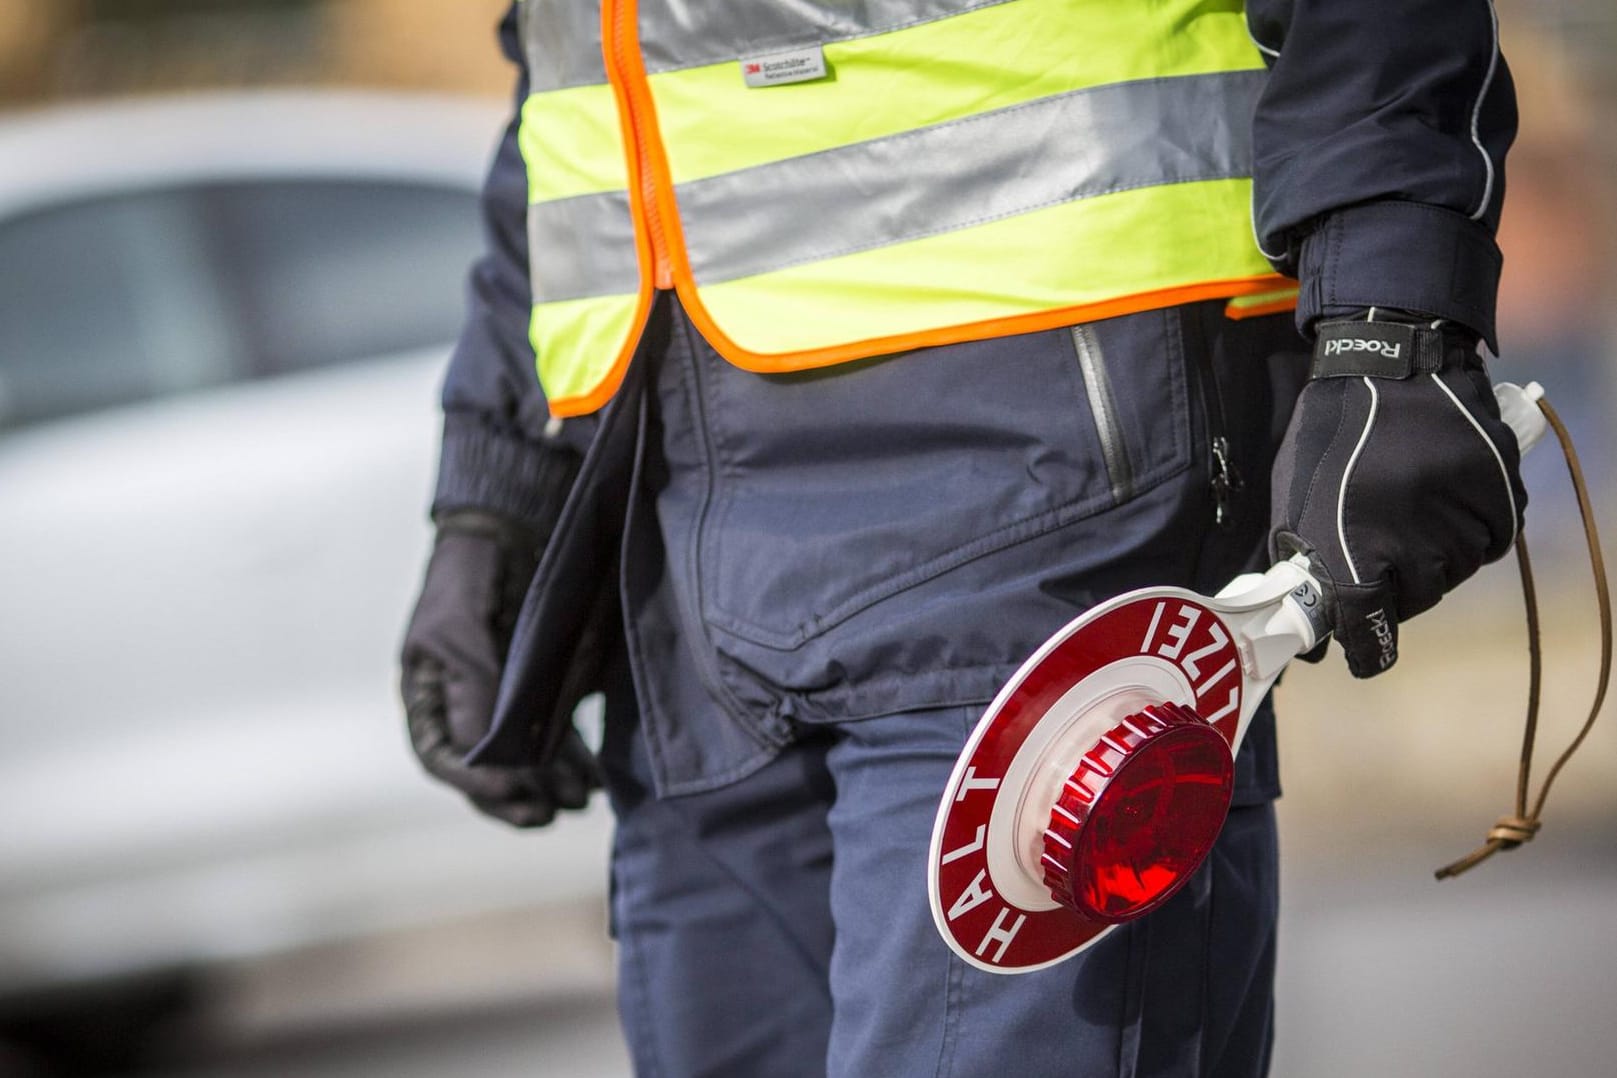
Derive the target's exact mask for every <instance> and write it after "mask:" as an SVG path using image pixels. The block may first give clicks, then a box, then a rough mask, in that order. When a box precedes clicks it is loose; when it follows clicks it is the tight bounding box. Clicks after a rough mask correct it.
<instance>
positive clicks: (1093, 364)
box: [1072, 325, 1134, 505]
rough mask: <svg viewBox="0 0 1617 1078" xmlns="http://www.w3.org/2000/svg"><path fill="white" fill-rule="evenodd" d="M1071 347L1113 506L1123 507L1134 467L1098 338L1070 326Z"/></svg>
mask: <svg viewBox="0 0 1617 1078" xmlns="http://www.w3.org/2000/svg"><path fill="white" fill-rule="evenodd" d="M1072 346H1073V349H1074V351H1076V352H1077V354H1078V371H1079V373H1080V374H1082V375H1083V379H1084V395H1085V396H1087V397H1088V398H1089V410H1090V413H1091V415H1092V416H1093V417H1094V420H1095V434H1096V436H1097V437H1098V438H1099V439H1100V453H1101V461H1102V462H1103V463H1104V464H1105V465H1106V478H1107V480H1108V481H1109V482H1110V484H1111V488H1112V504H1113V505H1122V504H1123V503H1124V502H1126V501H1128V500H1129V499H1130V498H1131V497H1133V496H1134V467H1133V465H1131V464H1130V463H1129V453H1128V444H1127V442H1126V441H1125V440H1124V438H1123V425H1122V423H1120V422H1119V421H1118V417H1117V401H1116V400H1115V399H1114V398H1113V396H1112V381H1111V377H1110V376H1109V375H1108V374H1107V372H1106V355H1105V353H1103V352H1102V351H1101V347H1100V339H1099V338H1098V337H1096V336H1095V330H1094V328H1093V327H1091V326H1089V325H1078V326H1073V327H1072Z"/></svg>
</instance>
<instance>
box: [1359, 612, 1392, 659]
mask: <svg viewBox="0 0 1617 1078" xmlns="http://www.w3.org/2000/svg"><path fill="white" fill-rule="evenodd" d="M1365 620H1366V621H1368V622H1369V623H1370V631H1371V632H1372V633H1374V634H1375V636H1376V643H1377V644H1379V645H1380V647H1381V656H1380V659H1379V660H1378V662H1379V665H1380V667H1381V669H1383V670H1385V669H1387V668H1388V667H1390V666H1391V665H1392V664H1393V663H1395V662H1397V661H1398V643H1397V641H1396V640H1395V639H1394V637H1393V635H1392V625H1391V623H1389V622H1388V621H1387V612H1386V611H1385V610H1372V611H1370V614H1369V616H1367V617H1366V618H1365Z"/></svg>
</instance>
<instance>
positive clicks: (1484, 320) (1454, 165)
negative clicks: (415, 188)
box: [403, 0, 1524, 1076]
mask: <svg viewBox="0 0 1617 1078" xmlns="http://www.w3.org/2000/svg"><path fill="white" fill-rule="evenodd" d="M502 40H503V42H504V45H505V50H506V53H507V55H508V56H510V58H511V59H512V60H513V62H515V63H516V64H517V65H518V67H519V69H520V70H521V80H520V85H519V91H518V103H519V109H518V116H517V118H516V119H515V120H513V123H512V125H511V127H510V128H509V129H508V131H507V133H506V137H505V139H504V141H503V143H502V144H501V147H500V150H499V153H498V155H497V157H496V159H495V162H494V165H493V168H492V170H491V172H490V175H489V179H488V184H487V188H486V191H485V196H484V207H485V213H486V225H487V232H488V237H489V247H488V253H487V254H486V256H485V257H484V258H483V260H482V261H481V262H480V263H479V264H478V265H477V267H476V268H475V270H474V273H473V277H472V287H471V300H472V310H471V316H470V318H469V319H468V322H467V325H466V329H465V331H464V333H463V335H462V337H461V340H460V342H459V345H458V347H457V349H456V351H455V354H454V357H453V359H452V361H451V364H450V369H449V375H448V379H447V381H446V383H445V387H444V395H443V406H444V431H443V447H442V459H441V465H440V472H439V478H438V487H437V492H436V496H435V499H434V503H433V518H434V520H435V522H436V524H437V527H438V540H437V544H436V546H435V549H434V552H433V556H432V559H431V562H430V564H429V566H428V569H427V574H426V580H425V584H424V586H423V590H422V595H421V598H420V601H419V603H418V606H417V608H416V612H415V615H414V617H413V619H412V621H411V625H410V628H409V631H408V634H407V639H406V642H405V648H404V656H403V668H404V669H403V691H404V699H405V704H406V710H407V715H408V722H409V728H410V732H411V736H412V740H413V742H414V745H415V747H416V750H417V752H418V754H419V755H420V757H421V759H422V761H423V763H424V764H425V766H426V767H427V769H428V770H429V771H431V772H432V773H433V774H434V775H436V776H437V777H439V778H440V779H443V780H445V781H446V782H448V783H450V784H451V785H453V786H455V787H456V788H458V789H460V790H461V791H463V792H464V793H465V794H466V795H467V796H468V797H469V798H470V799H471V800H472V801H473V803H474V804H476V805H477V807H478V808H480V809H482V810H483V811H485V812H487V813H488V814H490V815H492V816H495V817H497V818H499V819H502V820H504V821H506V822H508V823H511V824H515V825H517V826H537V825H542V824H545V823H547V822H549V821H550V820H551V818H552V817H553V815H554V814H555V812H556V811H557V810H558V809H566V808H577V807H580V806H581V805H582V804H583V803H584V801H585V799H586V798H587V797H588V794H589V791H590V788H591V787H592V786H593V785H595V784H596V783H597V782H604V785H605V787H606V790H607V794H608V795H609V797H610V799H611V803H612V807H613V810H614V812H615V815H616V820H617V830H616V834H615V839H614V844H613V870H612V871H613V889H612V893H613V897H612V919H613V926H614V932H615V935H616V937H617V940H618V943H619V954H620V969H619V986H620V988H619V991H620V1009H621V1012H622V1017H623V1022H624V1027H625V1032H626V1035H627V1037H628V1041H629V1045H630V1050H631V1053H632V1055H633V1058H634V1060H635V1064H636V1068H637V1070H638V1071H639V1072H640V1073H644V1074H648V1075H650V1074H658V1075H695V1074H724V1075H796V1074H803V1075H809V1074H816V1075H817V1074H826V1073H829V1074H833V1075H883V1076H907V1075H923V1074H924V1075H932V1074H940V1075H941V1074H954V1075H980V1074H990V1073H999V1072H1001V1071H1004V1070H1007V1069H1014V1071H1015V1072H1016V1073H1018V1074H1024V1075H1029V1076H1034V1075H1055V1074H1083V1075H1111V1074H1118V1075H1122V1074H1128V1075H1175V1076H1182V1075H1257V1074H1262V1073H1264V1072H1265V1070H1266V1068H1267V1064H1268V1054H1269V1045H1270V1043H1271V1037H1272V1004H1271V985H1272V975H1273V967H1274V929H1275V914H1276V877H1277V867H1276V851H1275V828H1274V815H1273V808H1272V802H1273V799H1274V798H1275V797H1276V796H1278V793H1279V785H1278V778H1277V768H1276V760H1275V741H1274V722H1273V715H1272V712H1270V711H1269V709H1268V707H1267V705H1265V707H1264V709H1263V710H1262V711H1261V712H1260V714H1259V716H1258V718H1257V719H1256V720H1255V723H1254V726H1253V729H1252V732H1251V733H1250V734H1249V736H1248V737H1247V739H1246V742H1245V744H1244V746H1243V749H1242V751H1241V753H1240V755H1239V758H1238V760H1237V787H1236V794H1235V806H1236V807H1235V808H1234V809H1233V811H1232V812H1231V814H1230V818H1229V822H1228V824H1227V825H1226V827H1225V829H1224V832H1223V834H1222V836H1221V837H1220V839H1219V842H1218V845H1217V847H1216V848H1215V849H1214V851H1213V853H1212V855H1211V856H1210V857H1209V859H1208V862H1207V863H1206V864H1205V865H1204V866H1203V868H1202V869H1201V870H1200V872H1199V873H1198V874H1197V876H1196V878H1195V879H1194V881H1193V882H1192V883H1191V884H1190V885H1189V886H1187V887H1186V888H1185V889H1184V890H1183V891H1181V892H1180V893H1179V894H1178V895H1176V896H1175V897H1174V899H1173V900H1171V901H1170V902H1169V903H1168V904H1167V905H1165V906H1164V907H1163V908H1162V909H1160V910H1158V911H1156V912H1155V913H1153V914H1152V915H1150V916H1149V917H1147V918H1145V919H1143V920H1141V921H1138V922H1135V923H1132V924H1129V925H1127V926H1125V927H1123V928H1122V929H1120V930H1118V931H1116V932H1114V933H1112V934H1111V935H1110V936H1109V937H1107V938H1106V939H1105V940H1104V941H1102V942H1101V943H1100V944H1099V945H1097V946H1095V947H1094V948H1092V949H1090V950H1088V951H1086V952H1085V953H1084V954H1083V955H1081V956H1079V957H1077V958H1075V959H1074V960H1072V961H1070V962H1067V963H1064V964H1062V965H1059V966H1056V967H1053V968H1051V969H1048V970H1044V971H1041V972H1038V973H1034V974H1030V975H1027V976H1022V977H999V976H994V975H991V974H987V973H984V972H981V971H978V970H974V969H971V968H969V967H967V966H965V965H964V964H963V963H961V962H960V961H959V960H958V959H956V958H954V957H952V956H951V954H950V953H949V952H948V950H947V948H946V947H945V946H944V945H943V943H942V942H941V941H940V940H938V939H937V938H936V937H935V935H934V932H933V930H932V927H931V923H930V914H929V910H928V905H927V899H926V893H925V869H924V860H925V854H926V849H927V835H928V831H929V828H930V825H931V821H932V816H933V813H934V811H935V808H936V804H937V798H938V796H939V792H940V791H941V790H942V788H943V786H944V784H945V782H946V781H947V778H948V775H949V772H950V768H951V766H952V764H953V762H954V759H955V757H956V755H957V754H958V752H959V750H960V748H961V746H962V744H963V743H964V740H965V738H966V736H967V733H968V731H969V730H970V729H971V726H972V725H973V723H974V722H975V720H976V718H977V716H978V715H979V714H980V712H981V710H982V707H983V705H984V704H985V703H986V702H987V701H988V700H990V699H991V698H992V697H993V695H994V693H995V691H996V689H997V688H998V686H999V685H1000V684H1001V683H1002V682H1003V681H1004V680H1005V679H1006V678H1007V677H1009V676H1010V675H1011V674H1012V673H1013V672H1014V671H1015V670H1016V668H1017V667H1018V666H1019V665H1020V663H1021V661H1022V660H1023V659H1024V658H1025V657H1026V656H1027V654H1028V653H1029V652H1031V650H1032V649H1033V648H1034V647H1036V646H1037V644H1038V643H1039V642H1040V641H1042V640H1043V639H1044V638H1045V637H1046V636H1047V635H1048V634H1049V633H1050V632H1051V631H1052V630H1054V629H1055V628H1057V627H1059V626H1060V625H1062V624H1064V623H1065V622H1067V621H1068V620H1070V619H1071V618H1072V617H1073V616H1074V615H1075V614H1077V613H1079V612H1081V611H1082V610H1084V609H1085V608H1087V607H1088V606H1090V605H1092V604H1094V603H1096V602H1098V601H1100V600H1102V599H1104V598H1107V597H1109V596H1111V595H1114V594H1117V593H1118V592H1121V591H1124V590H1127V589H1130V588H1134V587H1139V586H1145V585H1151V584H1182V585H1188V586H1190V587H1194V588H1197V589H1200V590H1204V591H1211V590H1216V589H1217V588H1218V587H1219V586H1221V585H1222V584H1223V583H1224V582H1226V581H1227V580H1228V579H1229V578H1230V577H1231V576H1233V575H1234V574H1236V573H1238V572H1241V571H1243V570H1246V569H1250V568H1254V567H1259V566H1261V565H1262V564H1263V563H1264V562H1266V561H1267V560H1268V559H1269V558H1272V557H1278V556H1283V555H1288V554H1291V553H1296V552H1301V553H1303V554H1305V555H1306V556H1308V557H1309V558H1310V559H1311V562H1312V564H1313V566H1314V569H1315V572H1316V574H1317V575H1318V576H1319V577H1320V578H1321V580H1322V581H1324V582H1325V585H1326V596H1327V602H1328V604H1329V606H1330V608H1331V613H1332V616H1333V621H1334V625H1335V629H1336V639H1337V640H1338V641H1339V642H1340V644H1341V645H1342V647H1343V650H1344V652H1345V654H1346V657H1347V660H1348V662H1349V664H1350V666H1351V667H1352V669H1353V671H1354V672H1355V673H1356V674H1360V675H1361V676H1369V675H1371V674H1374V673H1377V672H1379V671H1380V670H1382V669H1385V668H1386V666H1388V665H1390V664H1391V663H1392V662H1393V661H1394V660H1395V659H1396V657H1397V636H1396V630H1397V625H1398V623H1399V622H1400V621H1402V620H1407V619H1408V618H1409V617H1412V616H1414V615H1415V614H1417V613H1419V612H1421V611H1422V610H1424V609H1426V608H1428V607H1429V606H1430V605H1432V604H1433V603H1434V602H1436V601H1437V599H1438V598H1439V597H1441V595H1442V594H1443V593H1444V592H1446V591H1447V590H1448V589H1450V588H1452V587H1453V586H1455V585H1456V584H1457V583H1459V582H1460V581H1461V580H1463V579H1464V578H1465V577H1467V576H1468V575H1470V573H1472V572H1473V571H1474V570H1475V569H1476V568H1477V567H1478V565H1480V564H1481V563H1482V562H1483V561H1485V560H1488V559H1491V558H1495V557H1498V556H1499V555H1501V554H1502V553H1503V552H1504V550H1505V549H1506V548H1507V547H1508V546H1509V544H1510V543H1511V542H1512V540H1513V539H1514V536H1515V533H1516V529H1517V526H1518V524H1519V520H1520V513H1521V510H1522V508H1523V504H1524V498H1523V496H1522V494H1521V490H1520V483H1519V480H1518V479H1517V476H1516V465H1517V460H1516V451H1515V446H1514V443H1513V441H1512V439H1511V437H1510V436H1509V434H1508V431H1506V429H1505V428H1504V427H1503V426H1502V424H1500V423H1499V421H1498V416H1497V411H1496V410H1495V408H1494V406H1493V400H1492V396H1491V394H1490V392H1489V387H1488V380H1487V376H1486V373H1485V371H1484V370H1483V367H1482V362H1481V360H1480V359H1479V358H1478V348H1479V342H1486V343H1487V345H1488V346H1489V347H1490V348H1491V347H1493V346H1494V344H1495V342H1494V325H1493V310H1494V297H1495V291H1496V288H1497V281H1498V271H1499V254H1498V251H1497V249H1496V247H1495V244H1494V241H1493V234H1494V230H1495V227H1496V225H1497V221H1498V215H1499V207H1500V201H1501V197H1502V194H1503V189H1504V184H1503V171H1502V168H1503V157H1504V153H1505V150H1506V147H1507V145H1508V143H1509V141H1510V139H1511V136H1512V133H1513V130H1514V123H1515V115H1514V105H1513V97H1512V91H1511V85H1510V80H1509V76H1508V73H1507V71H1506V68H1505V65H1504V63H1503V61H1502V60H1501V59H1500V57H1499V52H1498V45H1497V32H1496V23H1495V19H1494V16H1493V12H1492V9H1491V5H1490V4H1489V3H1488V2H1487V0H1462V2H1457V0H1397V2H1394V0H1363V2H1361V3H1357V4H1353V5H1343V4H1332V3H1330V2H1328V0H1253V2H1250V3H1248V4H1247V5H1246V9H1245V10H1244V11H1243V10H1242V7H1241V5H1240V4H1235V3H1228V4H1225V3H1217V4H1208V3H1204V2H1193V0H1169V2H1166V3H1159V4H1151V5H1144V4H1119V3H1116V2H1115V0H1001V2H997V3H989V4H983V3H980V2H973V0H877V2H872V3H868V4H861V5H843V4H831V3H813V2H795V0H794V2H786V0H749V2H746V3H742V2H739V0H715V2H712V3H704V4H685V3H681V2H677V0H639V4H638V6H637V5H636V4H635V2H634V0H525V2H524V3H518V4H516V5H514V6H513V9H512V11H511V13H510V14H509V15H508V16H507V18H506V20H505V22H504V23H503V25H502ZM1254 222H1255V227H1254ZM1293 279H1294V280H1293ZM1293 308H1294V309H1295V312H1294V314H1293V313H1292V309H1293ZM1299 331H1300V332H1301V336H1299ZM1310 349H1312V350H1313V353H1314V354H1313V358H1312V359H1310V357H1309V354H1308V353H1309V351H1310ZM1271 476H1272V477H1273V482H1272V487H1271V481H1270V480H1271ZM1271 489H1272V494H1271ZM597 689H600V690H604V692H605V694H606V727H605V736H604V742H603V744H602V745H601V746H600V748H599V752H598V754H597V753H592V752H591V751H590V750H589V749H588V748H587V747H586V746H584V745H583V743H582V742H581V741H580V740H579V739H578V737H577V735H576V733H575V732H574V731H573V729H572V725H571V711H572V707H573V705H574V704H575V703H576V702H577V700H578V699H579V698H580V697H581V696H582V695H583V694H585V693H587V692H589V691H593V690H597ZM543 856H544V853H543V847H542V846H541V847H536V848H535V860H536V863H538V862H542V858H543Z"/></svg>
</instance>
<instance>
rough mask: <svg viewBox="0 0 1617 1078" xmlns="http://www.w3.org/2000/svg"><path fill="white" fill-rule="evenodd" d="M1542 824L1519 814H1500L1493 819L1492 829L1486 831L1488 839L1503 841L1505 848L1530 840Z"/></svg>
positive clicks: (1511, 847) (1512, 847)
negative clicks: (1497, 817) (1496, 818)
mask: <svg viewBox="0 0 1617 1078" xmlns="http://www.w3.org/2000/svg"><path fill="white" fill-rule="evenodd" d="M1542 826H1543V825H1542V824H1541V823H1539V822H1538V821H1537V820H1529V819H1526V818H1524V817H1521V816H1501V817H1499V819H1498V820H1496V821H1494V825H1493V829H1492V830H1491V831H1489V832H1488V841H1489V842H1500V843H1503V845H1504V848H1505V849H1507V850H1509V849H1514V848H1515V847H1517V846H1520V845H1521V844H1522V843H1524V842H1528V841H1531V839H1532V837H1533V836H1534V835H1536V834H1538V829H1539V828H1540V827H1542Z"/></svg>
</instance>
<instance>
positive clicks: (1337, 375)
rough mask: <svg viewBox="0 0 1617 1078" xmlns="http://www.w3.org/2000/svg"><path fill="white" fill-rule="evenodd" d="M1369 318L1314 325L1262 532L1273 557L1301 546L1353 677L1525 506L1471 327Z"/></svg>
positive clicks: (1363, 673) (1378, 661)
mask: <svg viewBox="0 0 1617 1078" xmlns="http://www.w3.org/2000/svg"><path fill="white" fill-rule="evenodd" d="M1373 315H1374V317H1375V319H1376V320H1375V321H1368V320H1365V319H1363V318H1360V319H1350V320H1344V321H1335V322H1325V323H1322V324H1320V325H1319V326H1318V327H1317V330H1318V339H1317V342H1316V344H1315V346H1314V359H1313V366H1312V368H1311V370H1310V372H1309V373H1310V377H1309V382H1308V384H1307V385H1306V386H1304V388H1303V392H1302V395H1301V396H1300V397H1299V398H1298V401H1297V406H1296V409H1295V410H1294V411H1293V412H1292V417H1291V425H1290V427H1289V429H1288V430H1287V432H1286V437H1285V440H1284V442H1283V443H1282V444H1281V448H1280V453H1279V455H1278V457H1277V458H1276V462H1275V469H1274V473H1273V495H1274V499H1273V506H1274V509H1273V517H1272V521H1271V523H1272V528H1271V530H1270V553H1271V554H1272V555H1273V556H1274V557H1275V558H1276V559H1280V558H1286V557H1290V556H1291V555H1293V554H1296V553H1302V554H1304V555H1306V556H1307V558H1308V561H1309V565H1310V567H1311V570H1312V572H1313V573H1314V575H1315V577H1317V578H1318V579H1319V582H1320V584H1321V587H1322V589H1323V591H1324V595H1325V601H1326V604H1327V609H1328V612H1329V614H1330V618H1331V624H1332V627H1333V635H1334V636H1335V637H1336V639H1337V641H1338V642H1339V643H1340V644H1341V645H1342V649H1343V651H1344V652H1345V653H1346V656H1347V662H1348V668H1349V670H1351V671H1352V673H1353V675H1354V676H1355V677H1373V676H1374V675H1376V674H1378V673H1380V672H1381V671H1383V670H1386V669H1387V668H1388V667H1390V666H1392V664H1393V663H1394V662H1396V661H1397V659H1398V623H1399V622H1401V621H1407V620H1409V619H1410V618H1412V617H1414V616H1415V615H1417V614H1419V613H1421V612H1423V611H1425V610H1427V609H1429V608H1431V607H1432V606H1433V605H1434V604H1435V603H1436V602H1437V601H1438V600H1439V599H1440V598H1442V597H1443V595H1444V594H1445V593H1447V592H1448V591H1450V590H1451V589H1453V588H1454V587H1455V586H1457V585H1458V584H1459V583H1460V582H1461V581H1463V580H1465V579H1466V578H1467V577H1469V576H1471V574H1472V573H1474V572H1476V571H1477V569H1478V568H1479V567H1481V566H1482V565H1483V564H1484V563H1486V562H1490V561H1493V560H1495V559H1497V558H1499V557H1502V556H1503V555H1504V553H1505V552H1506V551H1507V550H1509V549H1510V545H1511V543H1513V542H1514V541H1515V539H1516V535H1517V532H1518V531H1519V530H1520V528H1521V522H1522V511H1523V509H1524V508H1525V507H1526V505H1527V494H1526V491H1525V490H1524V489H1523V487H1522V482H1521V477H1520V475H1519V474H1518V464H1519V452H1518V450H1517V447H1516V439H1515V437H1514V435H1512V434H1511V431H1510V429H1509V428H1508V427H1506V426H1505V424H1504V423H1503V422H1501V421H1500V418H1499V407H1498V405H1497V404H1496V403H1495V401H1494V396H1493V389H1492V385H1491V383H1490V382H1489V380H1488V374H1487V371H1486V369H1485V368H1484V366H1483V362H1482V359H1481V357H1480V356H1479V355H1478V354H1477V347H1476V346H1477V338H1476V336H1475V335H1474V334H1472V333H1471V332H1470V331H1469V330H1466V329H1465V328H1464V327H1462V326H1459V325H1456V324H1454V323H1432V322H1429V321H1422V320H1420V319H1418V317H1414V316H1408V315H1404V314H1403V313H1402V312H1396V313H1394V314H1393V316H1392V317H1394V318H1396V319H1397V320H1395V321H1388V320H1385V319H1387V318H1388V317H1389V315H1388V313H1387V312H1384V311H1376V312H1373ZM1308 657H1309V658H1315V659H1317V658H1318V657H1319V656H1318V654H1314V655H1310V656H1308Z"/></svg>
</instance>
